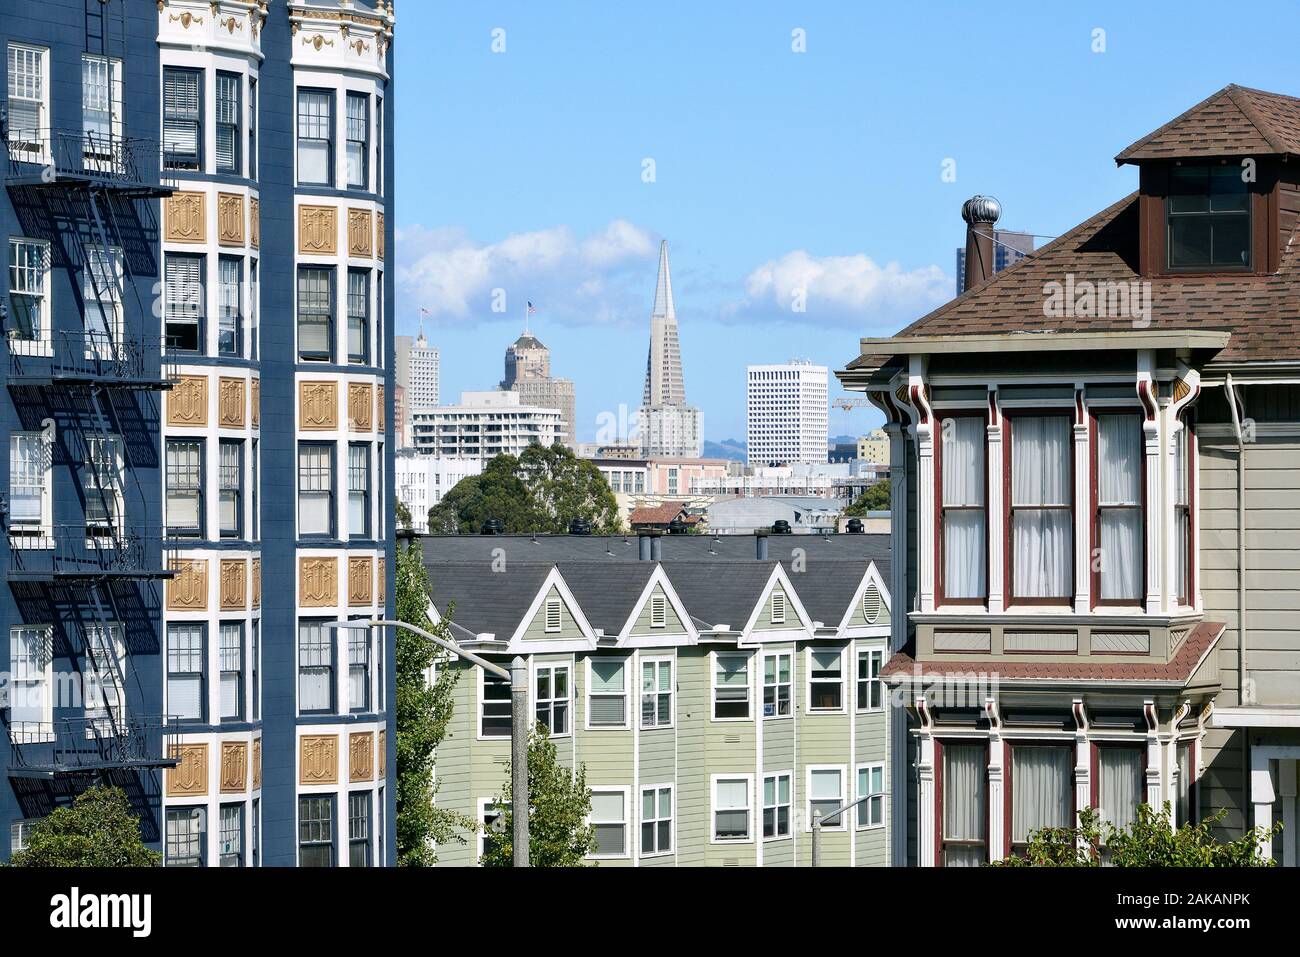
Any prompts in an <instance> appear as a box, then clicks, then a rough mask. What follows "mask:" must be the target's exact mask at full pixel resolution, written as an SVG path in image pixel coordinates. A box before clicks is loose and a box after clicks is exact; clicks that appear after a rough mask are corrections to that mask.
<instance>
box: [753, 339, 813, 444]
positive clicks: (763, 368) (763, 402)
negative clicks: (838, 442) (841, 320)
mask: <svg viewBox="0 0 1300 957" xmlns="http://www.w3.org/2000/svg"><path fill="white" fill-rule="evenodd" d="M748 378H749V387H748V398H747V418H748V448H749V464H750V465H776V464H780V465H789V464H792V463H795V462H805V463H809V464H814V465H820V464H823V463H824V462H825V461H826V433H827V429H828V427H829V424H830V412H829V404H828V402H829V397H828V392H827V379H828V370H827V368H826V366H818V365H813V364H812V363H811V362H805V361H801V360H792V361H790V362H787V363H784V364H781V365H755V366H749V376H748Z"/></svg>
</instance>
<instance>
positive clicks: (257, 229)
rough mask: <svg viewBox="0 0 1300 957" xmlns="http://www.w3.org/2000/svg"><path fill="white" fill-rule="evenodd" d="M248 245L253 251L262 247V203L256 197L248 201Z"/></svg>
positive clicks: (251, 197)
mask: <svg viewBox="0 0 1300 957" xmlns="http://www.w3.org/2000/svg"><path fill="white" fill-rule="evenodd" d="M248 244H249V245H250V246H252V247H253V248H254V249H260V248H261V246H262V201H261V200H260V199H258V198H257V197H256V196H250V197H249V199H248Z"/></svg>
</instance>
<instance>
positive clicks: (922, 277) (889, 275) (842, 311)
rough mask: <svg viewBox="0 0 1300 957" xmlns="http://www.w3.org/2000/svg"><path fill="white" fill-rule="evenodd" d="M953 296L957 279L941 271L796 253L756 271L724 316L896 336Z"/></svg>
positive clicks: (866, 258) (862, 258) (858, 258)
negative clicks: (894, 333)
mask: <svg viewBox="0 0 1300 957" xmlns="http://www.w3.org/2000/svg"><path fill="white" fill-rule="evenodd" d="M952 295H953V281H952V278H951V277H950V276H947V275H945V274H944V272H943V270H942V269H940V268H939V267H938V266H923V267H921V268H919V269H912V270H906V269H903V268H902V267H901V266H900V265H899V264H898V263H896V262H891V263H887V264H886V265H884V266H881V265H879V264H877V263H876V261H875V260H873V259H872V258H871V257H869V256H866V255H863V254H861V253H859V254H857V255H853V256H813V255H811V254H810V253H808V252H805V251H804V250H802V249H796V250H794V251H793V252H788V253H786V254H785V255H784V256H782V257H781V258H780V259H774V260H769V261H768V262H765V263H763V264H762V265H761V266H759V267H758V268H757V269H755V270H753V271H752V272H751V273H750V274H749V275H748V276H747V277H746V278H745V296H744V298H743V299H741V300H739V301H735V302H731V303H728V304H726V305H724V306H723V309H722V315H723V318H724V319H728V320H733V321H760V320H775V321H787V322H810V323H814V324H816V325H832V324H833V325H853V326H855V327H858V328H862V329H864V330H865V329H867V328H871V329H884V330H886V331H887V332H892V331H894V330H896V329H897V328H898V327H899V326H901V325H902V324H904V323H907V322H910V321H912V320H913V319H917V318H919V317H921V316H922V315H924V314H925V313H927V312H929V311H930V310H931V309H933V308H934V307H936V306H938V305H940V304H942V303H943V302H946V301H947V300H948V299H950V298H951V297H952ZM801 306H802V309H801V308H800V307H801Z"/></svg>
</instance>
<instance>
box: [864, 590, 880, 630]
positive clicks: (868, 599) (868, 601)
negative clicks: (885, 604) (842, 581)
mask: <svg viewBox="0 0 1300 957" xmlns="http://www.w3.org/2000/svg"><path fill="white" fill-rule="evenodd" d="M862 617H864V618H865V619H867V624H868V625H874V624H875V623H876V619H877V618H879V617H880V589H879V588H877V587H876V583H875V582H871V584H869V585H867V590H866V591H864V592H863V593H862Z"/></svg>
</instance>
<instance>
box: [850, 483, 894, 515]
mask: <svg viewBox="0 0 1300 957" xmlns="http://www.w3.org/2000/svg"><path fill="white" fill-rule="evenodd" d="M888 510H889V479H881V480H880V481H878V482H875V483H873V484H872V485H870V486H868V487H867V490H866V491H865V492H863V493H862V494H861V495H859V496H858V497H857V499H856V500H855V501H854V503H853V504H852V505H850V506H849V507H848V508H846V509H845V510H844V514H845V515H846V516H848V517H849V518H853V517H855V516H857V517H861V516H863V515H866V514H867V513H868V512H886V511H888Z"/></svg>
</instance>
